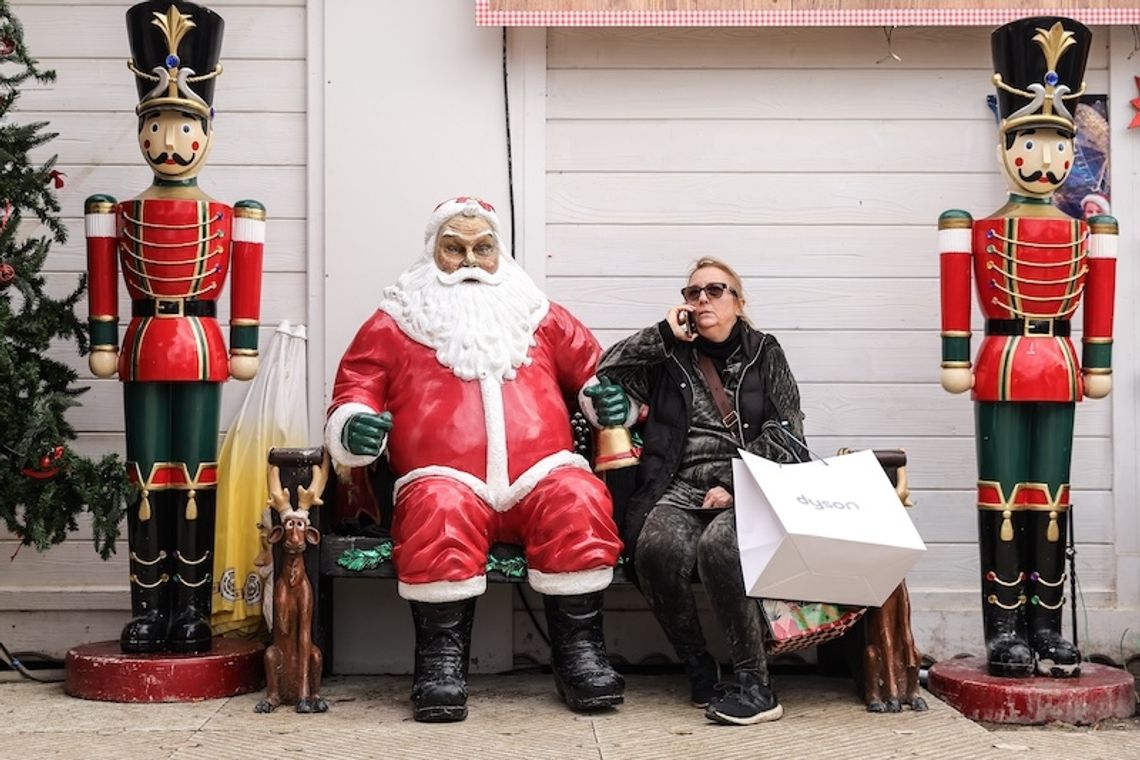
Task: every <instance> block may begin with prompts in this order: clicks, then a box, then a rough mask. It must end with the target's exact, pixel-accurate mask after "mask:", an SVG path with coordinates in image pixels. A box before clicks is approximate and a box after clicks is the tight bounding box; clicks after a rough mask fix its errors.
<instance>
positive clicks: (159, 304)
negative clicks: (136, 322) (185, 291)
mask: <svg viewBox="0 0 1140 760" xmlns="http://www.w3.org/2000/svg"><path fill="white" fill-rule="evenodd" d="M154 316H156V317H158V318H160V319H161V318H164V317H183V316H186V299H185V298H156V299H154Z"/></svg>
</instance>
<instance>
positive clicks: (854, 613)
mask: <svg viewBox="0 0 1140 760" xmlns="http://www.w3.org/2000/svg"><path fill="white" fill-rule="evenodd" d="M760 608H761V609H762V610H763V612H764V619H765V621H767V623H768V630H769V633H770V639H769V641H768V645H767V652H768V654H769V655H770V656H775V655H778V654H787V653H788V652H796V651H799V650H800V649H807V648H808V647H814V646H818V645H819V644H822V643H823V642H825V641H831V640H832V639H837V638H839V637H840V636H842V635H843V634H845V633H847V631H849V630H850V629H851V627H852V626H853V625H855V624H856V623H857V622H859V620H860V619H861V618H862V617H863V613H865V612H866V611H867V608H866V607H847V606H844V605H838V604H827V603H823V602H793V601H786V600H783V599H764V600H763V601H762V602H761V603H760Z"/></svg>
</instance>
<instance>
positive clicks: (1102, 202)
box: [1081, 193, 1112, 214]
mask: <svg viewBox="0 0 1140 760" xmlns="http://www.w3.org/2000/svg"><path fill="white" fill-rule="evenodd" d="M1086 203H1094V204H1096V207H1097V209H1099V213H1101V214H1109V213H1112V210H1111V207H1110V206H1109V205H1108V198H1105V197H1104V196H1103V195H1101V194H1100V193H1089V194H1088V195H1086V196H1085V197H1084V198H1081V208H1084V206H1085V204H1086Z"/></svg>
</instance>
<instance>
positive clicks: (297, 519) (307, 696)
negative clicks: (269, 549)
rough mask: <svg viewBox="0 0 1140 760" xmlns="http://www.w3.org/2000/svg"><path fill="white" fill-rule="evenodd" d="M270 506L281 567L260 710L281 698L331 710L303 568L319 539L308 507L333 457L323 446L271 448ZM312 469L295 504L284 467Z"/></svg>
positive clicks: (315, 501) (300, 708)
mask: <svg viewBox="0 0 1140 760" xmlns="http://www.w3.org/2000/svg"><path fill="white" fill-rule="evenodd" d="M269 465H270V467H269V478H268V480H269V504H270V505H272V507H273V508H274V509H275V510H277V513H278V515H280V518H281V524H280V525H276V526H274V527H273V529H272V530H271V531H270V532H269V539H268V540H269V543H270V544H277V543H280V544H281V548H282V560H281V571H280V573H279V574H278V575H277V579H276V581H275V582H274V584H273V643H272V644H270V645H269V647H268V648H267V649H266V650H265V684H266V686H265V692H266V694H265V699H263V700H261V701H260V702H258V703H257V706H256V707H255V708H254V710H255V711H256V712H259V713H268V712H273V710H274V709H275V708H276V707H277V706H278V705H280V704H281V703H282V702H289V703H295V704H296V705H297V712H299V713H323V712H326V711H327V710H328V709H329V706H328V703H327V702H325V700H324V699H322V698H321V695H320V688H321V650H320V648H319V647H318V646H317V645H316V644H314V643H313V587H312V584H310V583H309V576H308V574H307V573H306V572H305V549H306V547H307V545H308V544H312V545H313V546H316V545H317V544H319V543H320V541H321V534H320V532H319V531H318V530H317V529H316V528H314V527H313V526H312V523H311V522H310V520H309V511H310V510H311V509H312V508H313V507H317V506H320V505H321V504H322V503H323V502H322V501H321V493H322V492H323V491H324V487H325V482H326V481H327V479H328V472H329V459H328V454H326V453H325V452H324V450H323V449H320V448H317V449H271V450H270V452H269ZM305 466H311V467H312V478H311V479H310V480H309V485H308V486H307V487H306V486H302V485H300V483H299V479H298V484H297V486H296V507H294V505H293V500H292V498H291V497H292V494H290V491H289V487H288V486H284V487H283V486H282V485H281V469H282V467H284V468H285V469H286V473H287V474H294V472H295V471H297V470H301V471H302V472H303V468H304V467H305Z"/></svg>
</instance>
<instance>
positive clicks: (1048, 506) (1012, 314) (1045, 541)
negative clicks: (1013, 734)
mask: <svg viewBox="0 0 1140 760" xmlns="http://www.w3.org/2000/svg"><path fill="white" fill-rule="evenodd" d="M1090 43H1091V34H1090V33H1089V30H1088V29H1087V28H1086V27H1084V26H1082V25H1081V24H1079V23H1076V22H1074V21H1071V20H1069V19H1063V18H1027V19H1022V20H1019V21H1015V22H1013V23H1010V24H1007V25H1005V26H1003V27H1001V28H999V29H997V30H996V31H994V33H993V37H992V47H993V58H994V71H995V73H994V76H993V81H994V84H995V85H996V87H997V96H998V105H999V113H1000V117H1001V123H1000V127H999V133H1000V134H999V142H998V145H997V154H998V160H999V162H1000V164H1001V167H1002V170H1003V172H1004V174H1005V177H1006V182H1007V184H1008V185H1009V189H1010V195H1009V202H1008V203H1006V204H1005V205H1004V206H1002V207H1001V208H1000V209H998V210H997V211H995V212H994V213H993V214H991V215H990V216H988V217H986V218H985V219H978V220H974V219H972V218H971V216H970V215H969V214H968V213H966V212H965V211H958V210H952V211H946V212H945V213H943V214H942V216H941V218H940V219H939V224H938V228H939V244H940V250H941V280H942V376H941V380H942V386H943V388H945V389H946V390H947V391H949V392H951V393H962V392H964V391H967V390H971V389H972V397H973V399H974V401H975V402H976V405H975V423H976V431H975V435H976V446H977V458H978V491H977V506H978V543H979V548H980V553H981V578H982V580H981V585H982V619H983V623H984V631H985V638H986V654H987V660H988V668H989V672H990V673H991V674H992V675H995V676H1011V677H1028V676H1031V675H1033V674H1034V671H1035V670H1036V672H1037V673H1039V674H1041V675H1047V676H1053V677H1058V678H1064V677H1073V676H1077V675H1079V674H1080V662H1081V655H1080V652H1078V651H1077V648H1076V647H1075V646H1074V645H1073V644H1072V643H1070V642H1069V641H1067V640H1065V639H1064V638H1063V637H1062V635H1061V612H1062V606H1063V605H1064V603H1065V595H1064V584H1065V580H1066V578H1067V575H1066V573H1065V567H1064V565H1065V542H1066V533H1067V527H1068V524H1069V519H1070V501H1069V467H1070V459H1071V451H1072V437H1073V416H1074V411H1075V404H1076V402H1077V401H1080V400H1081V397H1082V396H1088V397H1090V398H1102V397H1104V396H1106V395H1108V392H1109V390H1110V388H1111V374H1110V372H1111V370H1110V366H1111V361H1110V360H1111V350H1112V310H1113V291H1114V289H1115V276H1116V275H1115V271H1116V270H1115V266H1116V260H1115V253H1116V236H1117V226H1116V220H1115V219H1113V218H1112V217H1109V216H1093V217H1091V218H1090V219H1089V220H1087V222H1086V221H1085V220H1081V219H1073V218H1071V217H1069V216H1067V215H1065V214H1064V213H1062V212H1061V211H1060V210H1058V209H1057V208H1055V207H1054V206H1053V205H1052V203H1051V199H1052V195H1053V192H1054V191H1055V190H1056V189H1057V188H1058V187H1059V186H1060V185H1061V184H1062V183H1063V182H1064V181H1065V178H1066V177H1067V176H1068V174H1069V171H1070V168H1071V166H1072V160H1073V138H1074V119H1073V115H1072V114H1073V111H1074V110H1075V106H1076V99H1077V98H1078V97H1079V96H1080V94H1081V93H1082V92H1083V91H1084V82H1083V77H1084V70H1085V62H1086V60H1087V58H1088V51H1089V47H1090ZM971 271H973V275H974V280H975V285H976V288H977V293H978V301H979V306H980V308H981V312H982V314H983V316H984V317H985V338H984V339H983V341H982V345H981V348H980V350H979V351H978V354H977V357H976V360H975V362H974V363H973V364H972V365H971V362H970V353H969V352H970V272H971ZM1082 302H1083V304H1084V322H1083V327H1084V335H1083V339H1082V344H1083V350H1082V356H1081V359H1080V360H1079V361H1078V359H1077V354H1076V351H1075V350H1074V348H1073V344H1072V342H1071V341H1070V338H1069V336H1070V330H1071V324H1072V323H1071V318H1072V316H1073V313H1074V312H1075V311H1076V309H1077V307H1078V306H1079V305H1080V304H1081V303H1082Z"/></svg>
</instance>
